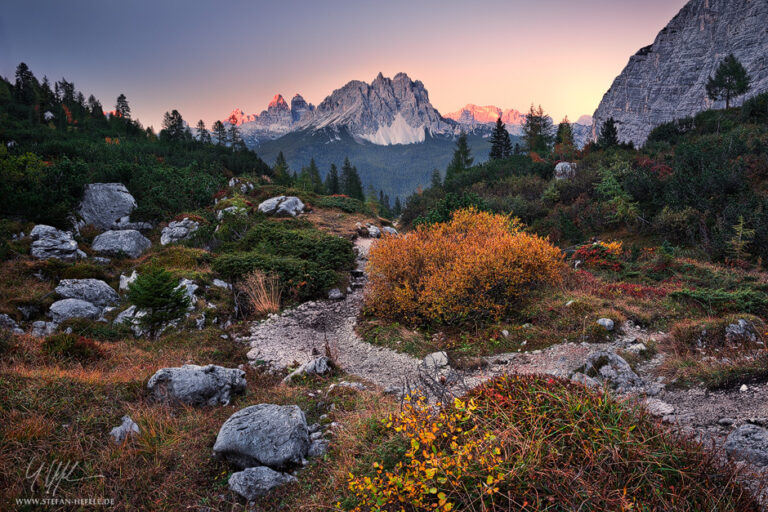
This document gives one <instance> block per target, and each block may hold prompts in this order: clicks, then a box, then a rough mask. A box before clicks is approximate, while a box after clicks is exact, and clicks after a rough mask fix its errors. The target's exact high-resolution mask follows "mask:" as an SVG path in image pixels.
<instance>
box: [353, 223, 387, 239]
mask: <svg viewBox="0 0 768 512" xmlns="http://www.w3.org/2000/svg"><path fill="white" fill-rule="evenodd" d="M355 229H356V230H357V234H358V235H359V236H361V237H363V238H380V237H381V230H380V229H379V228H377V227H376V226H374V225H373V224H371V223H370V222H369V223H367V224H366V225H365V226H363V225H362V224H361V223H359V222H358V223H356V224H355ZM390 229H391V228H390Z"/></svg>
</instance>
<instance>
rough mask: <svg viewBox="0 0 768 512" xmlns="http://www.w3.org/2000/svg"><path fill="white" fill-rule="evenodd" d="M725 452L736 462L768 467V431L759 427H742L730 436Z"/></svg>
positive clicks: (726, 442) (749, 425)
mask: <svg viewBox="0 0 768 512" xmlns="http://www.w3.org/2000/svg"><path fill="white" fill-rule="evenodd" d="M725 451H726V453H727V454H728V456H729V457H731V458H732V459H736V460H743V461H747V462H751V463H752V464H755V465H758V466H768V430H766V429H764V428H762V427H758V426H757V425H752V424H746V425H742V426H740V427H739V428H737V429H736V430H734V431H733V432H731V433H730V434H729V435H728V438H727V439H726V440H725Z"/></svg>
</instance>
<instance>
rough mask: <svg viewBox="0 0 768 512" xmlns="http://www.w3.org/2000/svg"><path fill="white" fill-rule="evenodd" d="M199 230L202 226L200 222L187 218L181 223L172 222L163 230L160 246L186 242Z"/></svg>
mask: <svg viewBox="0 0 768 512" xmlns="http://www.w3.org/2000/svg"><path fill="white" fill-rule="evenodd" d="M199 228H200V224H199V223H198V222H195V221H194V220H191V219H189V218H187V217H184V218H183V219H182V220H180V221H175V222H171V223H170V224H168V226H166V227H164V228H163V232H162V234H161V235H160V244H161V245H168V244H173V243H176V242H180V241H181V240H185V239H187V238H189V235H191V234H192V233H194V232H195V231H197V230H198V229H199Z"/></svg>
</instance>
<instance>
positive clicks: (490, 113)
mask: <svg viewBox="0 0 768 512" xmlns="http://www.w3.org/2000/svg"><path fill="white" fill-rule="evenodd" d="M499 117H501V121H502V122H503V123H504V124H506V125H507V130H508V131H509V133H511V134H513V135H519V134H520V133H521V132H522V129H521V128H520V127H521V126H522V125H523V123H524V122H525V114H523V113H522V112H520V111H519V110H515V109H508V110H502V109H500V108H499V107H495V106H493V105H485V106H478V105H473V104H472V103H470V104H468V105H467V106H465V107H464V108H462V109H460V110H457V111H456V112H450V113H448V114H445V118H447V119H453V120H454V121H456V122H457V123H459V124H460V125H461V126H462V127H464V129H465V130H466V129H469V130H474V129H475V128H477V127H479V126H482V125H487V124H495V123H496V120H497V119H498V118H499Z"/></svg>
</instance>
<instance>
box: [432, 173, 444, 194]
mask: <svg viewBox="0 0 768 512" xmlns="http://www.w3.org/2000/svg"><path fill="white" fill-rule="evenodd" d="M429 187H430V188H431V189H432V190H440V189H441V188H443V178H442V177H441V176H440V171H438V170H437V169H435V170H433V171H432V178H431V180H430V184H429Z"/></svg>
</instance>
